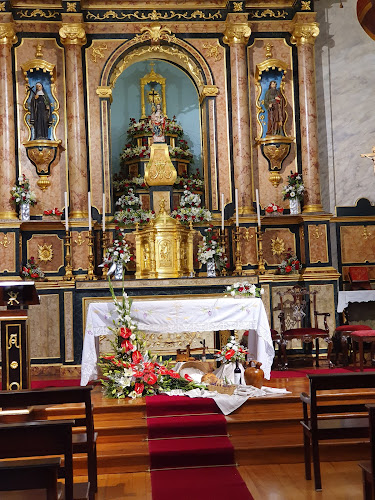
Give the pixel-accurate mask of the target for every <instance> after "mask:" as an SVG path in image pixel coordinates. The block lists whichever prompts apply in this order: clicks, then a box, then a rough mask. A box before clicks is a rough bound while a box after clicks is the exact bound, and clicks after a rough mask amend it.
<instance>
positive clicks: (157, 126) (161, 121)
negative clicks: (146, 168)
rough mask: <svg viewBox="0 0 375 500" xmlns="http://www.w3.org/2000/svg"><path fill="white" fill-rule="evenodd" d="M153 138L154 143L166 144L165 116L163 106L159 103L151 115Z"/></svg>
mask: <svg viewBox="0 0 375 500" xmlns="http://www.w3.org/2000/svg"><path fill="white" fill-rule="evenodd" d="M151 125H152V134H153V135H152V137H153V142H154V143H155V142H165V137H164V129H165V116H164V114H163V111H162V110H161V105H160V104H159V103H158V104H157V105H156V109H155V110H154V111H153V112H152V115H151Z"/></svg>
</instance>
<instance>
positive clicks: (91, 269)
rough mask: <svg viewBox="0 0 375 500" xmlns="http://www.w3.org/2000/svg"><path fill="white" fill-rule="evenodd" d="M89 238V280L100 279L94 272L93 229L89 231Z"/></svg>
mask: <svg viewBox="0 0 375 500" xmlns="http://www.w3.org/2000/svg"><path fill="white" fill-rule="evenodd" d="M86 238H87V246H88V247H89V257H88V259H89V265H88V268H87V276H86V279H87V280H96V279H98V278H97V277H96V276H95V274H94V269H95V268H94V251H93V249H94V235H93V232H92V230H91V231H89V232H88V235H87V236H86Z"/></svg>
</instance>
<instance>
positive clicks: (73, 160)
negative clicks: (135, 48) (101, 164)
mask: <svg viewBox="0 0 375 500" xmlns="http://www.w3.org/2000/svg"><path fill="white" fill-rule="evenodd" d="M59 34H60V39H61V43H62V44H64V45H65V65H66V68H65V72H66V102H67V116H66V120H67V131H68V162H69V163H68V165H69V186H70V187H69V190H70V217H71V218H73V219H80V218H85V217H88V212H87V203H88V200H87V191H88V189H87V151H86V128H85V118H84V117H85V107H84V94H83V71H82V49H81V47H82V45H84V44H85V43H86V33H85V29H84V26H83V24H82V23H63V24H62V27H61V28H60V31H59Z"/></svg>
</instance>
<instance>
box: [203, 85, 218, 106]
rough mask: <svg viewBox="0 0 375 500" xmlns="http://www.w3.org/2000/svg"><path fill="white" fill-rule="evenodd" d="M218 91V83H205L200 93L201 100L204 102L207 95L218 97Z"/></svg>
mask: <svg viewBox="0 0 375 500" xmlns="http://www.w3.org/2000/svg"><path fill="white" fill-rule="evenodd" d="M218 93H219V89H218V88H217V87H216V85H205V86H204V87H203V89H202V92H201V95H200V102H202V101H203V100H204V99H205V98H206V97H216V96H217V94H218Z"/></svg>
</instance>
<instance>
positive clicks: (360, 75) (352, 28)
mask: <svg viewBox="0 0 375 500" xmlns="http://www.w3.org/2000/svg"><path fill="white" fill-rule="evenodd" d="M356 4H357V2H356V1H354V0H343V5H344V8H342V9H341V8H339V1H338V0H321V1H316V2H315V9H316V11H317V21H318V22H319V24H320V35H319V36H318V38H317V40H316V46H315V58H316V79H317V99H318V126H319V160H320V176H321V190H322V202H323V206H324V209H325V210H326V211H329V212H334V210H335V206H353V205H355V203H356V201H357V200H358V199H359V198H368V199H369V200H370V201H371V203H373V204H375V174H374V169H373V163H372V161H371V160H370V159H368V158H361V156H360V155H361V153H370V152H371V150H372V147H373V146H375V84H374V82H375V41H374V40H372V39H371V38H370V37H369V36H368V35H367V34H366V33H365V32H364V30H363V29H362V27H361V26H360V24H359V22H358V19H357V13H356Z"/></svg>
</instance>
